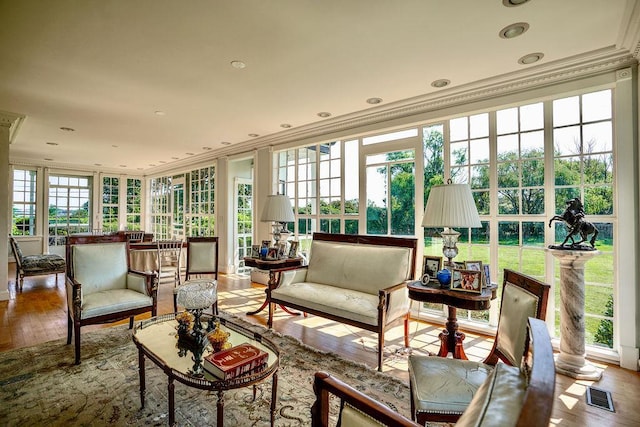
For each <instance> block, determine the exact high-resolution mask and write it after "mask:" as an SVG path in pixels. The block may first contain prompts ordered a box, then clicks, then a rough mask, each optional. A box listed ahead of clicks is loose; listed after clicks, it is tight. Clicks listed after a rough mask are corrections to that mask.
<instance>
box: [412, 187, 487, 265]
mask: <svg viewBox="0 0 640 427" xmlns="http://www.w3.org/2000/svg"><path fill="white" fill-rule="evenodd" d="M422 226H423V227H444V231H442V232H441V233H440V235H441V236H442V254H443V255H444V256H445V257H446V258H447V259H448V265H449V266H453V258H455V257H456V255H458V246H457V245H456V244H457V242H458V237H459V236H460V233H458V232H457V231H455V230H454V229H453V227H464V228H469V227H472V228H479V227H482V223H481V222H480V216H479V215H478V209H477V208H476V203H475V201H474V200H473V195H472V194H471V187H469V185H468V184H451V180H449V183H448V184H445V185H435V186H433V187H431V192H430V193H429V200H427V207H426V208H425V210H424V217H423V218H422Z"/></svg>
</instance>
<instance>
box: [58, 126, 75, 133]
mask: <svg viewBox="0 0 640 427" xmlns="http://www.w3.org/2000/svg"><path fill="white" fill-rule="evenodd" d="M60 130H63V131H65V132H75V131H76V130H75V129H74V128H69V127H66V126H62V127H61V128H60Z"/></svg>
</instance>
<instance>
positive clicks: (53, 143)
mask: <svg viewBox="0 0 640 427" xmlns="http://www.w3.org/2000/svg"><path fill="white" fill-rule="evenodd" d="M47 145H58V143H57V142H47Z"/></svg>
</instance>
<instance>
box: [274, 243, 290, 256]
mask: <svg viewBox="0 0 640 427" xmlns="http://www.w3.org/2000/svg"><path fill="white" fill-rule="evenodd" d="M276 248H277V250H278V255H277V256H278V259H284V258H286V257H287V255H288V254H287V242H279V243H278V246H276Z"/></svg>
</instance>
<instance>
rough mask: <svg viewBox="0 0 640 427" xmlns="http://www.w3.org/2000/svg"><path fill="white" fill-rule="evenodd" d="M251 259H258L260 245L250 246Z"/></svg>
mask: <svg viewBox="0 0 640 427" xmlns="http://www.w3.org/2000/svg"><path fill="white" fill-rule="evenodd" d="M251 258H260V245H251Z"/></svg>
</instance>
